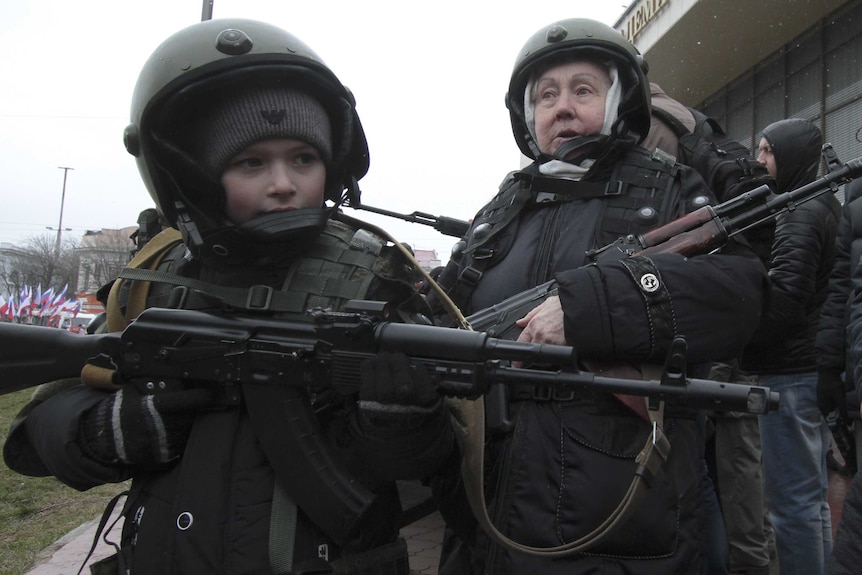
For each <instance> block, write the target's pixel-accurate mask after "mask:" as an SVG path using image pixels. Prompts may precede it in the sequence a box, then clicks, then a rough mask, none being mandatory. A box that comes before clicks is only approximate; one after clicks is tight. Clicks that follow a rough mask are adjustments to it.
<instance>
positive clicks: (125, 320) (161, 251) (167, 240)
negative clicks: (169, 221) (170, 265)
mask: <svg viewBox="0 0 862 575" xmlns="http://www.w3.org/2000/svg"><path fill="white" fill-rule="evenodd" d="M180 242H182V236H181V235H180V232H179V231H178V230H175V229H174V228H168V229H166V230H162V231H161V232H160V233H159V234H158V235H156V236H155V237H154V238H153V239H151V240H150V241H149V242H147V243H146V245H145V246H144V247H143V248H141V250H140V251H139V252H138V253H137V254H135V257H133V258H132V261H130V262H129V265H128V266H127V267H128V268H144V269H150V270H154V269H156V268H157V267H158V265H159V263H160V262H161V261H162V258H164V257H165V255H167V254H168V252H170V251H171V248H173V247H174V246H176V245H177V244H179V243H180ZM122 281H123V280H122V279H120V278H117V280H116V281H115V282H114V285H112V286H111V291H110V292H109V293H108V305H107V306H106V309H107V313H108V321H107V327H108V331H122V330H123V329H125V327H126V326H127V325H129V323H130V322H131V321H132V320H133V319H135V318H136V317H138V315H139V314H140V313H141V312H142V311H144V308H145V307H146V302H147V293H148V292H149V289H150V282H134V283H133V284H132V285H131V287H130V288H129V300H128V302H127V303H126V312H125V314H124V313H123V312H122V308H121V306H120V300H119V294H120V285H121V284H122Z"/></svg>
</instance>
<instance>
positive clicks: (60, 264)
mask: <svg viewBox="0 0 862 575" xmlns="http://www.w3.org/2000/svg"><path fill="white" fill-rule="evenodd" d="M56 247H57V243H56V239H55V238H54V237H53V236H52V235H51V234H44V235H41V236H34V237H31V238H29V239H28V240H27V241H26V242H25V243H24V245H23V246H20V247H16V248H14V249H11V250H6V251H5V253H4V254H3V258H2V259H0V281H2V283H3V284H4V285H3V287H4V288H5V289H4V290H3V291H5V292H6V293H10V294H11V293H20V291H21V288H22V287H24V286H37V285H41V286H43V287H45V288H47V287H48V286H52V285H53V286H57V287H59V286H63V285H68V286H69V290H70V291H72V292H74V291H75V290H76V289H77V279H78V255H77V251H76V250H77V242H76V241H75V240H74V239H71V238H66V240H65V241H64V242H63V245H62V246H61V249H60V253H59V254H57V251H56Z"/></svg>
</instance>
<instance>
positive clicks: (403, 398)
mask: <svg viewBox="0 0 862 575" xmlns="http://www.w3.org/2000/svg"><path fill="white" fill-rule="evenodd" d="M359 371H360V378H361V382H362V383H361V386H360V388H359V413H360V416H361V417H362V420H363V421H364V422H366V423H368V424H370V425H372V426H375V427H384V428H390V429H395V428H397V429H409V428H415V427H419V426H421V425H423V424H424V423H425V422H427V421H428V420H429V418H431V417H432V416H435V415H437V414H439V413H440V410H441V408H442V405H443V399H442V397H441V396H440V394H439V393H437V388H436V387H435V385H434V382H433V381H432V380H431V376H430V375H429V374H428V372H427V371H425V370H424V369H421V368H420V369H411V367H410V362H409V359H408V358H407V356H406V355H404V354H403V353H400V352H398V353H389V352H381V353H379V354H377V355H376V356H374V357H371V358H368V359H366V360H365V361H363V362H362V365H361V366H360V369H359Z"/></svg>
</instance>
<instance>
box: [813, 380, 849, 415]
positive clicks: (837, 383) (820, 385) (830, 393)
mask: <svg viewBox="0 0 862 575" xmlns="http://www.w3.org/2000/svg"><path fill="white" fill-rule="evenodd" d="M845 395H846V392H845V390H844V380H843V379H842V378H841V372H840V371H837V370H834V369H821V370H820V371H819V372H818V373H817V407H819V408H820V412H821V413H823V417H826V416H827V415H829V414H830V413H831V412H833V411H836V410H837V411H838V415H839V416H840V417H841V418H842V419H844V420H846V419H847V401H846V399H845Z"/></svg>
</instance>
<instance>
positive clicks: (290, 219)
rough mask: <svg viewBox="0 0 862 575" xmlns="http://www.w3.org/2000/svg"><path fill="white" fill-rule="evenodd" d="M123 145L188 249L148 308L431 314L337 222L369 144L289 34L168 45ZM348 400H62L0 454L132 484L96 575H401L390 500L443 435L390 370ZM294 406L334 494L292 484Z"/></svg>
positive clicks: (212, 25) (308, 395) (371, 364)
mask: <svg viewBox="0 0 862 575" xmlns="http://www.w3.org/2000/svg"><path fill="white" fill-rule="evenodd" d="M125 144H126V148H127V149H128V151H129V152H130V153H132V154H133V155H134V156H136V158H137V162H138V167H139V170H140V172H141V175H142V177H143V180H144V182H145V184H146V185H147V188H148V190H149V192H150V194H151V196H152V197H153V200H154V201H155V203H156V206H157V207H158V209H159V212H160V213H161V215H162V216H163V217H164V218H165V220H166V221H168V222H171V224H172V225H173V227H175V228H176V229H178V230H179V232H180V233H181V235H182V242H178V243H177V244H176V247H173V248H166V249H165V250H163V251H162V253H160V254H159V257H158V258H156V259H159V261H160V263H159V264H158V266H157V270H156V271H157V273H156V274H153V275H152V276H147V279H148V280H150V279H152V285H151V287H150V288H149V290H146V291H145V292H144V293H145V297H146V304H145V306H146V307H151V306H154V305H156V306H166V305H168V303H169V302H170V306H173V307H183V308H188V309H197V310H206V311H209V312H211V313H219V314H225V315H228V316H229V315H231V314H235V313H241V314H245V315H253V314H257V315H260V316H265V317H272V316H275V317H285V318H290V319H293V320H297V319H304V320H306V321H308V320H307V317H308V316H307V314H306V310H308V309H312V308H316V307H320V308H332V309H334V310H338V309H340V308H341V307H343V305H344V303H345V302H346V301H347V300H350V299H371V300H379V301H385V302H388V303H389V304H390V305H391V306H392V307H393V308H394V309H395V312H394V315H395V318H396V319H402V320H408V319H409V318H411V317H417V316H418V314H423V313H425V308H424V301H423V299H422V298H421V296H418V294H416V293H415V291H414V290H413V289H412V278H411V274H410V269H411V268H410V266H409V264H408V261H407V259H406V258H405V257H404V256H403V255H402V254H401V252H400V251H398V249H397V248H396V247H395V246H393V245H391V244H390V243H388V242H386V241H385V240H383V239H381V238H380V237H378V235H376V234H375V233H373V230H372V231H369V230H367V229H363V225H362V223H361V222H358V221H356V220H352V219H350V218H347V217H345V216H343V215H342V214H340V213H339V212H338V211H337V209H336V208H337V205H338V204H339V203H340V201H341V200H342V194H343V193H345V189H346V190H347V191H346V193H347V194H358V193H359V190H358V187H357V184H356V182H357V180H358V179H360V178H361V177H362V176H363V175H364V174H365V172H366V171H367V169H368V151H367V144H366V141H365V137H364V133H363V130H362V126H361V124H360V122H359V118H358V116H357V115H356V111H355V108H354V105H353V98H352V95H351V94H350V92H349V91H348V90H347V89H346V88H345V87H344V86H343V85H342V84H341V83H340V82H339V81H338V79H337V78H336V77H335V76H334V75H333V73H332V72H331V71H330V70H329V69H328V68H327V67H326V66H325V65H324V64H323V63H322V62H321V61H320V59H319V58H318V57H317V56H316V55H315V54H314V53H313V52H312V51H311V50H310V49H308V47H307V46H305V45H304V44H303V43H302V42H300V41H299V40H297V39H296V38H295V37H293V36H292V35H290V34H288V33H287V32H285V31H283V30H280V29H278V28H276V27H273V26H270V25H267V24H264V23H260V22H255V21H250V20H210V21H206V22H202V23H200V24H195V25H193V26H190V27H189V28H186V29H184V30H181V31H180V32H178V33H176V34H174V35H173V36H171V37H170V38H168V39H167V40H166V41H165V42H163V43H162V45H161V46H159V48H157V49H156V51H155V52H154V53H153V55H152V56H151V57H150V59H149V60H148V62H147V63H146V64H145V65H144V68H143V70H142V71H141V74H140V77H139V79H138V83H137V86H136V89H135V93H134V96H133V103H132V124H131V125H130V126H129V127H128V128H127V129H126V132H125ZM325 200H330V201H332V202H334V203H335V206H336V207H331V206H327V205H326V204H325V203H324V202H325ZM135 271H142V270H135ZM127 272H128V270H127ZM123 275H128V274H127V273H125V272H124V274H121V278H122V276H123ZM141 285H142V282H135V281H126V280H122V279H121V280H119V281H118V282H117V284H116V285H115V286H114V288H113V289H112V292H113V293H112V296H111V297H110V298H109V302H113V301H115V302H117V303H116V308H114V307H112V304H109V308H108V312H109V316H112V317H109V319H108V325H109V326H111V327H112V328H113V329H118V328H120V327H122V325H123V323H124V321H123V320H124V319H125V320H126V321H128V320H130V319H132V318H133V317H134V315H135V305H136V304H135V298H136V297H138V296H137V295H136V292H140V287H141ZM118 310H123V311H124V314H125V318H124V317H122V316H120V315H119V313H118ZM142 375H146V374H142ZM361 381H362V384H361V389H360V391H359V393H358V397H357V396H343V395H339V394H337V393H335V392H334V391H333V390H332V389H325V388H324V389H321V386H320V385H316V386H315V387H314V389H311V384H306V383H304V382H303V383H302V384H301V385H295V386H294V385H282V386H275V385H269V386H263V385H257V386H256V385H249V386H244V387H243V388H242V394H243V401H242V402H241V403H240V405H223V404H221V403H220V402H219V401H218V400H217V399H216V398H215V397H214V396H213V394H211V393H209V392H208V389H209V388H208V387H207V386H206V385H202V386H199V387H197V388H196V389H194V388H192V387H191V386H189V387H188V388H187V389H184V390H182V391H177V392H170V393H163V394H160V395H156V396H146V395H141V394H140V393H138V392H137V391H136V390H135V387H134V386H133V385H123V386H120V390H119V391H109V392H106V391H103V390H98V389H94V388H93V387H91V386H89V385H87V383H88V382H87V381H84V382H83V383H79V382H77V381H75V382H73V383H74V385H66V387H65V388H64V389H62V390H60V391H58V392H56V393H54V394H53V395H50V394H45V393H42V394H40V395H39V399H34V401H33V402H31V404H30V405H28V406H27V408H26V409H25V410H24V411H23V412H22V414H21V416H20V417H19V419H18V420H17V421H16V422H15V424H14V425H13V429H12V431H11V432H10V436H9V439H8V440H7V443H6V445H5V446H4V456H5V459H6V463H7V464H8V465H9V467H10V468H12V469H15V470H16V471H19V472H21V473H24V474H28V475H55V476H56V477H57V478H59V479H60V480H61V481H63V482H64V483H66V484H68V485H70V486H72V487H74V488H76V489H80V490H85V489H88V488H90V487H92V486H94V485H98V484H101V483H106V482H116V481H123V480H125V479H128V478H130V477H131V478H132V487H131V490H130V492H129V494H128V498H127V501H126V504H125V507H124V510H123V512H124V516H125V522H124V527H123V535H122V541H121V543H120V552H119V554H118V555H117V556H115V557H114V558H112V562H110V563H109V564H105V565H102V568H103V569H104V571H103V572H115V573H116V572H122V573H127V572H128V573H158V574H168V573H287V572H291V573H308V572H335V573H363V574H365V573H368V574H372V573H381V574H383V573H387V574H388V573H392V574H404V575H406V573H407V571H408V566H407V560H406V548H405V546H404V543H403V540H400V539H399V538H398V527H399V526H398V524H397V520H398V515H399V512H400V504H399V501H398V494H397V490H396V488H395V480H397V479H408V478H422V477H425V476H427V475H429V474H430V473H432V472H433V471H434V470H435V468H436V467H437V466H439V465H440V464H441V463H442V462H443V460H444V459H446V458H447V457H448V456H449V454H450V452H451V450H452V434H451V430H450V428H449V426H448V419H447V415H446V412H445V410H444V408H443V405H442V402H441V398H440V396H439V395H438V394H437V392H436V390H435V389H434V386H433V384H432V383H431V381H430V378H428V377H427V375H423V374H422V373H413V372H412V371H411V370H410V369H409V366H408V365H407V363H406V358H405V357H404V356H403V355H396V354H380V355H378V356H377V357H376V358H375V359H374V360H369V361H367V362H365V364H363V366H362V373H361ZM211 387H212V386H210V388H211ZM297 401H298V402H300V403H301V404H302V406H303V408H302V410H301V413H302V414H303V415H309V414H310V421H311V423H309V424H308V425H307V426H306V428H303V429H310V430H311V431H312V432H313V433H310V434H309V436H308V437H306V436H302V437H298V438H297V437H294V438H292V439H293V440H294V441H296V442H300V443H302V442H306V444H305V445H307V448H306V449H305V450H303V452H302V454H303V455H305V454H307V453H309V452H313V453H312V455H313V456H314V457H318V459H317V460H318V461H322V462H324V463H326V464H327V465H329V466H331V467H332V469H333V470H334V472H335V473H334V474H335V476H336V477H338V478H340V479H341V480H342V481H343V483H342V484H341V486H340V487H339V486H336V487H333V486H331V485H325V484H322V483H323V482H319V483H318V484H315V482H313V481H308V480H303V478H307V477H315V476H316V475H315V473H322V472H326V471H329V468H327V469H324V470H321V469H299V470H298V471H297V470H296V466H301V465H302V461H303V460H302V458H296V457H292V456H294V455H295V454H294V453H286V451H287V450H286V448H285V446H286V445H287V446H290V445H291V444H292V443H291V442H289V441H288V442H285V441H284V438H285V437H288V436H289V435H290V434H291V433H297V432H296V427H295V426H293V427H292V425H294V421H293V419H292V418H293V415H295V413H296V411H295V409H296V408H294V411H291V412H290V413H288V410H287V407H286V406H287V405H288V404H289V403H291V402H293V403H295V402H297ZM297 478H299V480H297ZM327 506H329V507H327ZM330 507H331V509H330ZM321 508H323V512H321ZM339 513H343V515H339Z"/></svg>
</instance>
